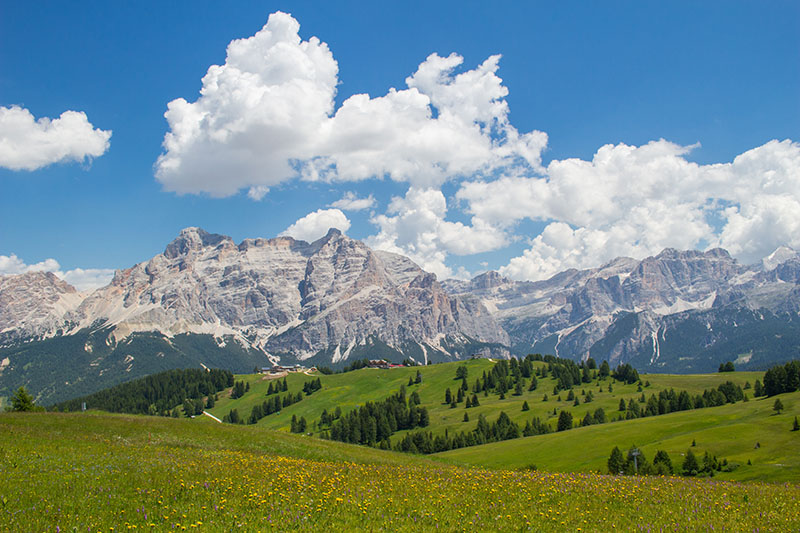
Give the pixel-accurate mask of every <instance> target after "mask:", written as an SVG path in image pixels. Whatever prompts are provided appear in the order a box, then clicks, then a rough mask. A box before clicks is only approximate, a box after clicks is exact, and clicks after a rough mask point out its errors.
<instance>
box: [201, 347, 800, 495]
mask: <svg viewBox="0 0 800 533" xmlns="http://www.w3.org/2000/svg"><path fill="white" fill-rule="evenodd" d="M461 364H465V365H466V366H467V369H468V378H467V381H468V383H469V385H470V391H469V394H470V395H472V390H471V389H472V385H473V383H474V380H475V378H477V377H480V376H481V375H482V374H483V372H484V371H488V370H489V369H490V368H491V367H492V365H493V363H492V362H491V361H489V360H486V359H475V360H469V361H466V362H465V363H461ZM536 365H543V363H536ZM457 366H459V364H457V363H447V364H439V365H430V366H421V367H408V368H395V369H372V368H364V369H361V370H356V371H353V372H347V373H344V374H332V375H322V374H319V373H311V375H307V374H304V373H290V374H289V375H288V376H286V380H287V383H288V385H289V391H290V392H297V391H298V390H301V389H302V386H303V383H305V382H306V381H310V380H311V379H316V378H319V379H320V381H321V383H322V385H323V386H322V389H321V390H320V391H317V392H315V393H314V394H312V395H311V396H306V397H304V399H303V400H302V401H300V402H299V403H296V404H293V405H290V406H288V407H286V408H284V409H283V410H281V412H280V413H276V414H272V415H269V416H266V417H264V418H262V419H261V420H260V421H259V422H258V423H257V424H256V425H257V426H258V427H265V428H269V429H275V430H280V431H288V430H289V426H290V422H291V419H292V417H293V416H296V417H297V418H300V417H305V418H306V420H307V421H308V432H309V433H311V434H312V435H313V436H319V431H317V430H316V429H315V426H314V422H316V421H318V420H319V417H320V415H321V413H322V411H323V409H326V410H328V412H331V413H332V412H333V410H334V409H336V407H337V406H339V407H340V408H341V409H342V411H343V412H347V411H348V410H350V409H353V408H355V407H357V406H358V405H363V404H364V403H365V402H367V401H378V400H382V399H383V398H385V397H387V396H388V395H390V394H392V393H394V392H397V391H398V390H400V388H401V387H405V388H406V391H407V394H411V393H412V392H414V391H417V392H418V393H419V396H420V399H421V402H422V404H421V405H423V406H425V407H426V408H427V409H428V411H429V413H430V420H431V423H430V426H429V427H428V428H425V429H426V431H431V432H432V433H433V434H434V435H437V434H444V433H445V432H449V433H451V434H452V433H454V432H459V431H470V430H472V429H474V427H475V424H476V422H477V420H478V417H479V415H481V414H483V415H484V416H485V417H486V418H487V420H489V421H490V422H491V421H492V420H494V419H496V418H497V415H498V414H499V413H500V412H501V411H503V412H505V413H506V414H507V415H508V416H509V417H510V418H511V420H512V421H514V422H516V423H518V424H520V426H524V424H525V422H526V421H527V420H531V419H532V418H533V417H539V418H540V419H542V420H545V421H547V422H548V423H549V424H550V426H551V428H552V429H553V430H554V432H553V433H550V434H547V435H537V436H532V437H525V438H520V439H512V440H508V441H503V442H497V443H491V444H485V445H482V446H473V447H467V448H462V449H458V450H452V451H448V452H443V453H441V454H438V455H439V457H441V458H442V459H444V460H447V461H452V462H454V463H463V464H469V465H475V466H486V467H492V468H511V469H516V468H530V467H533V466H535V467H536V468H537V469H542V470H547V471H559V472H570V471H583V472H590V471H591V472H598V471H599V472H606V461H607V460H608V457H609V455H610V452H611V450H612V449H613V448H614V447H615V446H618V447H619V448H620V449H622V450H624V451H627V450H628V449H629V448H630V447H633V446H637V447H639V448H640V449H641V450H642V452H643V453H644V454H645V456H646V457H647V458H648V459H649V460H652V458H653V456H654V454H655V452H656V451H657V450H664V451H666V452H667V453H669V455H670V458H671V459H672V462H673V465H674V466H675V467H676V469H679V468H680V464H681V462H682V460H683V454H685V453H686V451H687V449H689V447H691V444H692V442H695V443H696V444H697V446H696V447H694V448H693V452H694V453H695V454H696V455H700V456H702V455H703V454H704V453H705V452H709V453H710V454H711V455H715V456H717V457H718V458H719V459H720V460H722V459H723V458H724V459H727V460H728V461H729V462H732V463H736V464H738V465H739V466H738V467H737V468H736V469H734V470H733V471H731V472H720V473H718V476H719V478H720V479H728V480H761V481H775V482H780V481H795V480H797V479H800V433H799V432H792V431H790V429H791V426H792V421H793V418H794V416H796V415H800V400H799V399H798V398H800V393H793V394H784V395H780V397H781V398H782V399H783V403H784V405H785V410H784V411H783V412H782V413H781V414H780V415H777V414H776V413H775V412H774V411H773V410H772V405H773V402H774V400H775V398H769V399H767V398H758V399H754V398H753V397H752V394H753V390H752V387H751V388H749V389H746V390H745V393H746V394H747V396H748V399H749V401H741V402H737V403H735V404H726V405H724V406H719V407H707V408H702V409H694V410H690V411H681V412H676V413H670V414H666V415H660V416H655V417H648V418H639V419H634V420H621V421H614V420H615V419H616V418H617V417H619V416H621V415H622V414H624V413H620V411H619V409H618V407H619V402H620V400H621V399H622V400H624V401H625V402H626V403H627V402H629V401H630V400H634V401H636V402H638V401H639V400H640V398H641V396H642V394H645V396H646V397H649V396H650V395H651V394H655V395H656V396H657V395H658V392H659V391H661V390H664V389H670V388H672V389H674V390H676V391H681V390H686V391H687V392H689V393H690V394H692V395H696V394H702V392H703V391H704V390H707V389H711V388H715V387H717V386H719V385H720V384H721V383H724V382H726V381H731V382H733V383H735V384H737V385H739V386H742V387H744V386H745V385H746V384H747V383H749V384H750V385H751V386H752V385H753V384H754V383H755V381H756V380H759V379H761V378H762V377H763V373H762V372H726V373H715V374H700V375H667V374H645V375H642V376H641V381H642V383H649V386H645V387H643V389H642V392H639V391H638V385H637V384H635V383H634V384H630V385H627V384H623V383H621V382H618V381H615V380H613V379H611V378H606V379H603V380H599V379H594V380H593V381H592V382H591V383H586V384H581V385H577V386H575V388H574V389H573V394H574V395H575V396H576V397H577V398H578V401H579V405H577V406H576V405H574V400H567V395H568V391H560V392H559V393H557V394H555V395H554V394H553V386H554V385H555V380H554V379H552V378H551V377H548V378H545V379H540V380H539V384H538V387H537V389H536V390H534V391H528V390H524V391H523V393H522V395H521V396H514V395H512V394H511V393H508V394H506V398H505V399H503V400H501V399H499V397H498V396H497V395H495V394H490V395H488V396H483V394H482V393H481V394H478V398H479V401H480V406H479V407H472V408H469V409H466V408H465V407H464V402H462V403H460V404H458V407H457V408H455V409H453V408H451V407H450V405H448V404H445V403H444V395H445V390H446V389H447V388H450V389H451V391H453V394H455V390H456V388H457V387H458V386H459V385H460V383H461V382H460V381H459V380H456V379H455V371H456V368H457ZM418 370H419V371H420V373H421V375H422V382H421V383H419V384H413V385H409V383H408V382H409V378H410V379H411V380H412V381H413V380H414V378H415V376H416V373H417V371H418ZM236 379H237V380H245V381H246V382H247V383H249V384H250V391H249V392H248V393H246V394H245V395H244V396H243V397H241V398H238V399H230V398H229V397H226V396H228V395H227V394H225V393H223V394H222V395H221V397H220V400H219V401H218V402H217V403H216V406H215V407H214V408H213V409H211V410H210V412H211V413H212V414H214V415H215V416H217V417H218V418H222V417H223V416H224V415H225V414H226V413H228V412H229V411H230V410H231V409H234V408H235V409H237V410H238V411H239V414H240V416H242V418H244V419H247V417H248V415H249V413H250V410H251V409H252V407H253V406H254V405H256V404H257V403H261V402H263V400H264V399H265V398H266V396H265V394H266V391H267V389H268V387H269V384H270V383H271V382H272V383H274V382H275V381H276V380H282V379H283V378H282V377H281V378H274V377H270V376H265V375H242V376H236ZM609 385H610V386H611V389H612V390H611V392H609V390H608V389H609ZM584 392H585V393H587V394H588V393H589V392H591V394H592V397H593V399H592V401H590V402H588V403H585V402H584V399H585V395H584V394H583V393H584ZM545 395H546V396H547V400H546V401H544V397H545ZM559 397H560V398H561V399H560V400H559V399H558V398H559ZM523 402H527V403H528V406H529V408H530V409H529V410H528V411H523V410H522V405H523ZM640 405H641V404H640ZM598 408H602V409H603V410H604V411H605V413H606V416H607V417H608V418H609V419H610V420H611V422H608V423H606V424H600V425H593V426H587V427H576V428H574V429H572V430H569V431H565V432H555V426H556V421H557V419H558V413H560V412H561V411H562V410H567V411H569V412H571V413H572V415H573V419H574V420H575V422H576V423H577V422H578V421H580V420H582V418H583V417H584V416H585V415H586V413H593V412H594V411H595V410H596V409H598ZM465 412H466V413H467V415H468V417H469V421H467V422H464V413H465ZM404 434H405V432H404V431H399V432H397V433H395V435H393V437H392V442H397V441H398V440H399V439H401V438H402V437H403V435H404ZM587 442H589V443H591V446H587V445H586V443H587ZM756 444H759V447H758V448H756ZM748 461H750V463H751V464H750V465H748V464H747V462H748Z"/></svg>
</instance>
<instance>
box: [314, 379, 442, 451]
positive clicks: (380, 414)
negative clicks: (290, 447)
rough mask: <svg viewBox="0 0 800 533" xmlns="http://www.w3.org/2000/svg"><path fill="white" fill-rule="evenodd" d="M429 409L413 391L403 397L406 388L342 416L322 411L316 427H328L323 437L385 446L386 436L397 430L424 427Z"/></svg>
mask: <svg viewBox="0 0 800 533" xmlns="http://www.w3.org/2000/svg"><path fill="white" fill-rule="evenodd" d="M429 423H430V418H429V415H428V410H427V409H426V408H425V407H421V406H420V398H419V394H418V393H417V392H416V391H414V392H413V393H412V394H411V396H410V397H409V398H408V399H406V390H405V387H401V388H400V392H398V393H396V394H393V395H391V396H389V397H388V398H386V399H385V400H383V401H382V402H367V403H366V404H364V405H363V406H361V407H358V408H356V409H353V410H352V411H350V412H349V413H347V414H345V415H341V414H340V416H339V417H337V418H333V419H332V417H330V416H328V415H327V412H324V413H323V416H322V417H321V418H320V422H319V427H320V428H324V427H325V426H326V425H327V426H328V428H327V429H325V430H324V432H323V433H322V437H323V438H328V439H331V440H336V441H340V442H349V443H352V444H365V445H367V446H376V445H379V446H380V447H382V448H388V446H389V437H391V436H392V435H393V434H394V433H395V432H396V431H399V430H405V429H414V428H417V427H427V426H428V424H429Z"/></svg>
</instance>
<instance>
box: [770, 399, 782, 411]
mask: <svg viewBox="0 0 800 533" xmlns="http://www.w3.org/2000/svg"><path fill="white" fill-rule="evenodd" d="M772 410H773V411H775V412H776V413H778V414H781V411H783V402H782V401H781V399H780V398H775V403H774V404H772Z"/></svg>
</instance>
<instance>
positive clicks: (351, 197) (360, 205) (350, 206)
mask: <svg viewBox="0 0 800 533" xmlns="http://www.w3.org/2000/svg"><path fill="white" fill-rule="evenodd" d="M374 206H375V197H374V196H372V195H371V194H370V195H369V196H367V197H366V198H360V197H359V196H358V195H357V194H356V193H354V192H353V191H347V192H346V193H344V195H343V196H342V197H341V198H340V199H338V200H336V201H335V202H333V203H331V204H330V205H329V206H328V207H336V208H337V209H343V210H345V211H363V210H364V209H369V208H371V207H374Z"/></svg>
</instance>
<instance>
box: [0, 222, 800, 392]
mask: <svg viewBox="0 0 800 533" xmlns="http://www.w3.org/2000/svg"><path fill="white" fill-rule="evenodd" d="M798 282H800V255H799V254H798V253H797V252H795V251H794V250H791V249H788V248H779V249H778V250H776V251H775V252H774V253H773V254H771V255H770V256H769V257H767V258H765V259H764V260H763V261H762V262H761V263H760V264H757V265H749V266H748V265H741V264H739V263H738V262H737V261H736V260H734V259H733V258H732V257H731V256H730V255H729V254H728V252H726V251H725V250H721V249H714V250H709V251H707V252H699V251H677V250H672V249H667V250H664V251H663V252H662V253H660V254H659V255H657V256H655V257H648V258H646V259H644V260H641V261H639V260H635V259H631V258H617V259H615V260H613V261H611V262H609V263H607V264H605V265H603V266H601V267H598V268H594V269H587V270H567V271H565V272H561V273H559V274H557V275H555V276H553V277H552V278H550V279H548V280H544V281H536V282H529V281H514V280H510V279H507V278H504V277H502V276H501V275H500V274H498V273H497V272H486V273H484V274H481V275H479V276H477V277H475V278H474V279H472V280H470V281H459V280H445V281H443V282H439V281H438V280H437V279H436V276H435V275H433V274H430V273H427V272H425V271H423V270H422V269H421V268H420V267H419V266H417V265H416V264H415V263H414V262H412V261H411V260H410V259H408V258H406V257H403V256H401V255H397V254H393V253H389V252H384V251H378V250H372V249H370V248H369V247H367V246H366V245H365V244H364V243H362V242H360V241H357V240H354V239H351V238H349V237H347V236H345V235H343V234H342V233H341V232H340V231H338V230H335V229H331V230H330V231H329V232H328V233H327V234H326V235H325V236H324V237H323V238H321V239H319V240H317V241H315V242H312V243H307V242H304V241H298V240H295V239H292V238H290V237H277V238H274V239H246V240H244V241H242V242H241V243H239V244H236V243H235V242H234V241H233V240H232V239H231V238H230V237H226V236H223V235H216V234H211V233H207V232H205V231H204V230H202V229H199V228H187V229H185V230H183V231H182V232H181V233H180V235H179V236H178V237H177V238H176V239H175V240H173V241H172V242H171V243H169V244H168V245H167V246H166V248H165V249H164V252H163V253H161V254H158V255H156V256H155V257H153V258H152V259H150V260H148V261H145V262H142V263H139V264H137V265H134V266H133V267H131V268H128V269H125V270H120V271H117V272H116V274H115V276H114V278H113V280H112V281H111V283H110V284H109V285H107V286H106V287H102V288H100V289H97V290H94V291H89V292H79V291H77V290H76V289H75V288H74V287H72V286H70V285H69V284H67V283H65V282H64V281H62V280H60V279H59V278H58V277H56V276H55V275H54V274H52V273H45V272H29V273H25V274H20V275H13V276H0V396H7V395H8V394H9V392H10V390H11V389H12V388H14V387H16V386H19V385H21V384H24V385H27V386H28V387H29V388H30V389H31V390H33V391H34V392H35V393H36V394H37V395H38V397H39V398H40V401H56V400H62V399H66V398H69V397H74V396H77V395H80V394H86V393H88V392H91V391H93V390H97V389H99V388H102V387H104V386H109V385H113V384H115V383H118V382H120V381H123V380H127V379H131V378H134V377H139V376H142V375H146V374H149V373H152V372H155V371H160V370H165V369H167V368H174V367H182V366H200V365H205V366H209V367H210V366H215V367H224V368H228V369H230V370H233V371H235V372H242V371H249V370H252V369H253V368H254V367H261V366H269V365H272V364H275V363H279V362H280V363H281V364H293V363H296V362H303V364H306V365H307V366H310V365H312V364H316V365H329V366H337V365H342V364H345V363H346V362H347V361H348V360H353V359H356V358H363V357H370V358H378V357H381V358H389V359H393V360H398V361H399V360H401V359H405V358H410V359H413V360H414V361H417V362H419V363H423V364H424V363H427V362H429V361H434V362H437V361H447V360H455V359H462V358H465V357H471V356H476V355H478V356H490V357H509V356H511V355H524V354H526V353H535V352H540V353H554V354H556V355H559V356H561V357H569V358H573V359H576V360H577V359H585V358H587V357H593V358H594V359H595V360H597V361H600V360H603V359H605V360H608V361H609V362H610V363H611V364H612V366H613V365H616V364H619V363H623V362H629V363H632V364H634V366H636V367H637V368H639V369H640V370H647V371H660V372H702V371H709V370H715V369H716V367H717V366H718V365H719V363H720V362H722V361H728V360H732V361H734V362H735V363H736V365H737V367H739V368H747V367H750V368H761V367H764V366H767V365H768V364H769V363H772V362H776V361H782V360H786V359H791V358H792V357H797V356H798V352H799V351H800V349H799V348H798V347H800V320H799V319H798V318H799V317H798V311H800V286H798Z"/></svg>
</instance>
